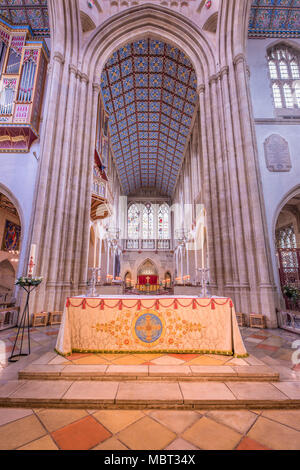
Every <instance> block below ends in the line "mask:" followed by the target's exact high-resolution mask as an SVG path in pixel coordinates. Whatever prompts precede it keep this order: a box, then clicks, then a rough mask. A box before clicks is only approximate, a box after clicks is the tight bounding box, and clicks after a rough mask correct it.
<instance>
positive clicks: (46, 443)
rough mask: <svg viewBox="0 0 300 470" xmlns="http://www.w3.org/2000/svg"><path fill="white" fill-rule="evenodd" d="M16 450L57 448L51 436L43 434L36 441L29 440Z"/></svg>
mask: <svg viewBox="0 0 300 470" xmlns="http://www.w3.org/2000/svg"><path fill="white" fill-rule="evenodd" d="M17 450H41V451H43V450H59V449H58V447H57V445H56V444H55V442H54V441H53V439H52V437H51V436H44V437H41V438H40V439H37V440H36V441H33V442H30V443H29V444H26V445H25V446H22V447H19V448H18V449H17Z"/></svg>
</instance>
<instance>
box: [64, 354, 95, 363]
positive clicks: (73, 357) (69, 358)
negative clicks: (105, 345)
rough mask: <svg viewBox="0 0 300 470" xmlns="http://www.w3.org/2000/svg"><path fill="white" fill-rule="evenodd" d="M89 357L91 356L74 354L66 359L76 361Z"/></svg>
mask: <svg viewBox="0 0 300 470" xmlns="http://www.w3.org/2000/svg"><path fill="white" fill-rule="evenodd" d="M88 356H91V354H89V353H86V354H83V353H73V354H70V355H69V356H67V357H66V359H68V361H76V360H77V359H82V358H83V357H88Z"/></svg>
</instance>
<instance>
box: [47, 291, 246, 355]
mask: <svg viewBox="0 0 300 470" xmlns="http://www.w3.org/2000/svg"><path fill="white" fill-rule="evenodd" d="M56 351H57V352H58V353H59V354H61V355H63V356H68V355H70V354H72V353H109V354H120V353H181V354H210V355H211V354H216V355H225V356H235V357H246V356H247V351H246V348H245V346H244V343H243V340H242V337H241V334H240V330H239V327H238V324H237V320H236V315H235V309H234V305H233V302H232V301H231V299H229V298H217V297H216V298H208V299H203V298H200V297H194V296H180V297H179V296H149V295H148V296H145V297H143V296H105V295H103V296H100V297H97V298H95V297H94V298H86V297H82V296H81V297H71V298H68V299H67V301H66V306H65V309H64V314H63V320H62V324H61V327H60V331H59V334H58V338H57V343H56Z"/></svg>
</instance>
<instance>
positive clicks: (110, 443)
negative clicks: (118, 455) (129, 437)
mask: <svg viewBox="0 0 300 470" xmlns="http://www.w3.org/2000/svg"><path fill="white" fill-rule="evenodd" d="M92 450H128V447H126V446H125V445H124V444H122V442H120V441H119V440H118V439H117V438H116V437H111V438H110V439H107V440H106V441H104V442H101V444H98V445H97V446H96V447H93V449H92Z"/></svg>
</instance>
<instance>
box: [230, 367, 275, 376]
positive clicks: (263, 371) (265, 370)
mask: <svg viewBox="0 0 300 470" xmlns="http://www.w3.org/2000/svg"><path fill="white" fill-rule="evenodd" d="M233 369H234V371H235V372H236V373H237V375H238V376H240V377H247V376H248V375H249V374H255V375H257V376H263V377H264V376H266V375H270V374H274V373H276V372H275V371H274V370H273V369H272V368H270V367H269V366H266V365H263V366H249V365H247V366H233Z"/></svg>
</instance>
